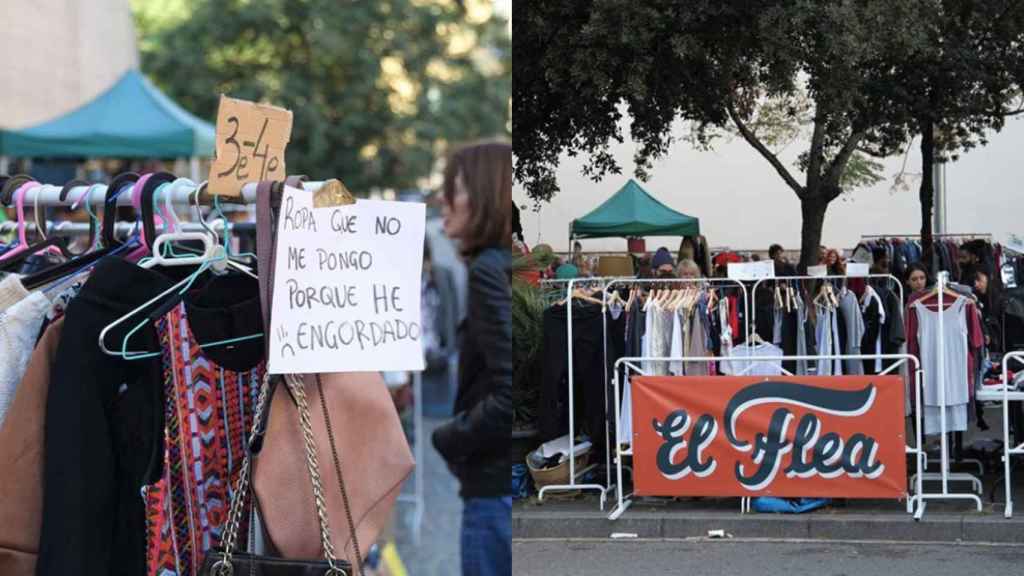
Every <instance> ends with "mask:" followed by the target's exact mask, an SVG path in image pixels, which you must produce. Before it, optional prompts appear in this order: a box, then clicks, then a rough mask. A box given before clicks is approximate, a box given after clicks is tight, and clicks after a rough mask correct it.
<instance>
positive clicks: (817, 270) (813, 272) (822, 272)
mask: <svg viewBox="0 0 1024 576" xmlns="http://www.w3.org/2000/svg"><path fill="white" fill-rule="evenodd" d="M807 275H808V276H828V266H825V265H824V264H820V265H818V266H808V267H807Z"/></svg>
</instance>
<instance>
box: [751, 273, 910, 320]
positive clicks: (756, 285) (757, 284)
mask: <svg viewBox="0 0 1024 576" xmlns="http://www.w3.org/2000/svg"><path fill="white" fill-rule="evenodd" d="M851 278H853V279H856V278H868V279H870V278H888V279H889V280H892V281H893V282H895V283H896V286H898V287H899V292H900V303H901V304H902V302H903V283H902V282H900V280H899V278H897V277H895V276H893V275H892V274H865V275H863V276H845V275H843V276H840V275H835V274H829V275H825V276H776V277H774V278H761V279H760V280H758V281H757V282H754V290H753V296H752V297H753V299H754V303H756V302H757V289H758V288H759V287H760V286H761V283H762V282H764V281H766V280H767V281H771V280H782V281H787V280H849V279H851ZM751 307H752V308H753V311H752V314H753V317H752V318H751V319H750V321H751V322H752V323H754V326H757V306H754V305H753V304H752V305H751Z"/></svg>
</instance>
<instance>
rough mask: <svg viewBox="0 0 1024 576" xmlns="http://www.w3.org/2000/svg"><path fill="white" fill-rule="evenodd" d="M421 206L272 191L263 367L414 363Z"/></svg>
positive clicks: (418, 364)
mask: <svg viewBox="0 0 1024 576" xmlns="http://www.w3.org/2000/svg"><path fill="white" fill-rule="evenodd" d="M425 224H426V208H425V206H424V205H423V204H420V203H414V202H384V201H379V200H359V201H357V202H356V203H355V204H350V205H348V206H337V207H328V208H314V207H313V195H312V193H310V192H307V191H304V190H299V189H297V188H291V187H286V188H285V190H284V193H283V195H282V199H281V214H280V217H279V218H278V227H277V230H278V232H277V253H276V261H275V263H274V303H273V310H272V311H271V320H270V358H269V367H268V370H269V371H270V372H271V373H272V374H286V373H299V374H311V373H318V372H362V371H377V370H423V368H424V359H423V348H422V345H421V343H420V331H421V326H420V323H421V317H420V290H421V279H420V275H421V272H422V268H423V234H424V228H425Z"/></svg>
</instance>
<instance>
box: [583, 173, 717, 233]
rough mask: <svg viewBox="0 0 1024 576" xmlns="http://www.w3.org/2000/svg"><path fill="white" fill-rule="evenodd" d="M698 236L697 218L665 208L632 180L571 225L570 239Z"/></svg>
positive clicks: (698, 222)
mask: <svg viewBox="0 0 1024 576" xmlns="http://www.w3.org/2000/svg"><path fill="white" fill-rule="evenodd" d="M699 234H700V221H699V220H698V219H697V218H694V217H693V216H687V215H686V214H683V213H681V212H676V211H675V210H673V209H671V208H669V207H668V206H665V205H664V204H662V203H661V202H659V201H658V200H656V199H655V198H654V197H653V196H651V195H650V194H648V193H647V191H646V190H644V189H643V188H641V187H640V185H639V184H637V183H636V181H634V180H632V179H631V180H630V181H629V182H627V183H626V185H625V186H623V187H622V188H620V189H619V191H618V192H616V193H615V194H614V195H613V196H612V197H611V198H609V199H608V200H606V201H605V202H604V203H603V204H601V205H600V206H598V207H597V208H595V209H594V210H593V211H592V212H590V213H589V214H587V215H586V216H584V217H582V218H577V219H576V220H573V221H572V222H571V223H570V224H569V236H570V237H571V239H578V238H620V237H626V238H631V237H643V236H697V235H699Z"/></svg>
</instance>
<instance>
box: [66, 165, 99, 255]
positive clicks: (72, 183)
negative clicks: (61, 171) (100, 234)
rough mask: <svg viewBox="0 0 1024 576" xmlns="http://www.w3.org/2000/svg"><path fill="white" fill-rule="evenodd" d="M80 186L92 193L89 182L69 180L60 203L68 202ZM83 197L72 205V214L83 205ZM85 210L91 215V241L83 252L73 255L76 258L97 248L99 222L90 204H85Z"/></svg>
mask: <svg viewBox="0 0 1024 576" xmlns="http://www.w3.org/2000/svg"><path fill="white" fill-rule="evenodd" d="M78 186H85V187H86V193H89V192H91V191H92V185H91V184H90V183H89V182H86V181H84V180H75V179H72V180H68V181H67V182H65V183H64V186H62V187H61V189H60V196H59V198H60V201H61V202H66V201H67V199H68V194H69V193H70V192H71V189H72V188H75V187H78ZM84 196H85V194H83V195H82V197H84ZM82 197H80V198H79V199H78V201H77V202H75V203H74V204H72V205H71V211H72V212H74V211H75V210H77V209H78V205H79V204H81V203H82V200H81V198H82ZM85 209H86V212H88V214H89V241H88V243H87V244H86V247H85V249H84V250H82V251H81V252H79V253H72V254H74V255H75V256H82V255H84V254H85V253H86V252H88V251H90V250H92V249H93V247H94V246H95V242H96V224H97V222H98V220H97V219H96V216H95V215H94V214H93V213H92V208H91V207H90V206H89V203H88V202H86V203H85ZM69 252H70V250H69Z"/></svg>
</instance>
